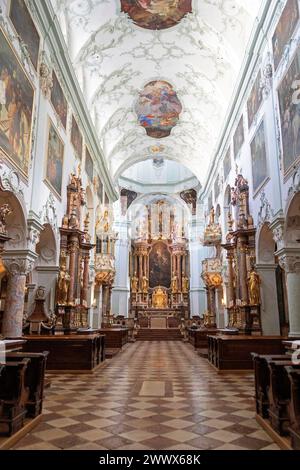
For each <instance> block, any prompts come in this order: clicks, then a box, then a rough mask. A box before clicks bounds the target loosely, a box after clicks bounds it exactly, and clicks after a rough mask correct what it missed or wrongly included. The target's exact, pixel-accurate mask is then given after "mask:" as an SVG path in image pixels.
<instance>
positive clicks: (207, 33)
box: [51, 0, 267, 182]
mask: <svg viewBox="0 0 300 470" xmlns="http://www.w3.org/2000/svg"><path fill="white" fill-rule="evenodd" d="M266 1H267V0H192V1H190V2H180V1H179V0H173V1H167V0H165V1H164V0H157V1H153V0H152V1H150V0H140V1H133V0H131V2H129V0H126V1H123V2H121V1H120V0H51V2H52V4H53V7H54V10H55V12H56V14H57V17H58V18H59V21H60V24H61V29H62V32H63V34H64V37H65V41H66V43H67V48H68V51H69V53H70V56H71V61H72V63H73V66H74V69H75V72H76V75H77V78H78V81H79V84H80V86H81V88H82V92H83V95H84V97H85V99H86V102H87V106H88V108H89V110H90V113H91V116H92V119H93V121H94V125H95V128H96V131H97V134H98V137H99V141H100V145H101V147H102V149H103V154H104V156H105V158H106V161H107V164H108V168H109V170H110V172H111V174H112V176H113V177H114V178H118V176H119V175H120V174H121V173H122V171H124V170H126V168H128V167H130V166H131V165H132V164H134V163H137V162H138V161H143V160H145V159H151V160H152V158H153V154H152V153H151V152H149V148H151V147H153V146H158V147H159V146H161V145H162V142H163V147H164V149H163V152H160V155H161V156H162V157H163V158H165V159H172V160H174V161H178V162H179V163H181V164H183V165H185V166H186V167H188V168H189V169H190V171H192V172H193V173H194V174H195V175H196V176H197V177H198V178H199V181H201V182H203V181H204V180H205V177H206V174H207V171H208V168H209V165H210V162H211V160H212V158H213V157H214V155H215V151H216V148H217V144H218V138H219V136H220V133H221V130H222V126H223V123H224V120H225V117H226V113H227V111H228V108H229V104H230V102H231V99H232V94H233V91H234V88H235V86H236V82H237V79H238V76H239V73H240V70H241V66H242V64H243V61H244V58H245V55H246V53H247V45H248V43H249V39H250V37H251V33H252V31H253V28H254V27H255V25H257V23H258V15H259V12H260V9H261V7H262V6H264V4H265V3H266ZM126 5H127V7H128V8H129V7H130V6H135V5H136V6H137V7H140V8H141V10H140V11H141V12H142V13H143V14H142V15H140V16H139V18H144V19H145V21H148V19H149V26H148V28H147V27H146V26H142V23H140V24H139V23H138V21H140V20H138V19H137V17H136V18H135V19H134V18H133V14H132V11H133V9H130V8H129V9H127V12H126V13H125V7H126ZM130 11H131V13H130ZM162 11H163V13H162V14H161V15H158V13H157V12H162ZM173 11H174V12H175V11H176V12H177V13H176V15H177V14H178V16H176V15H175V13H174V14H173ZM187 11H188V12H187ZM150 12H152V13H153V12H155V13H156V14H157V15H158V16H157V17H156V21H158V20H157V19H158V18H159V19H160V23H159V24H160V25H161V26H162V27H163V24H166V23H164V21H166V19H168V21H169V22H170V21H171V20H170V19H171V18H172V20H174V21H175V19H176V21H175V24H174V25H173V26H172V27H166V28H165V29H157V28H158V24H157V25H156V27H155V29H151V26H150V25H151V24H152V25H153V24H154V23H151V22H150V16H147V15H148V13H150ZM179 13H180V14H179ZM181 16H182V18H181ZM180 18H181V19H180ZM137 24H139V26H137ZM168 24H169V25H170V26H171V24H170V23H168ZM152 27H153V26H152ZM155 83H156V85H154V84H155ZM162 83H164V84H166V85H164V86H165V90H164V91H163V93H162V94H161V90H160V84H162ZM146 84H148V85H146ZM150 84H151V86H150ZM158 84H159V85H158ZM167 84H168V86H167ZM169 84H170V85H169ZM145 85H146V87H145ZM147 86H148V87H150V88H151V92H150V94H149V96H148V97H145V95H147V93H148V89H147ZM153 92H155V93H153ZM156 95H157V96H156ZM154 97H155V100H156V101H155V104H154V105H153V101H152V100H153V99H154ZM162 104H163V106H164V108H163V110H165V113H164V112H161V111H160V107H161V106H162ZM164 115H165V116H164ZM164 117H166V119H164ZM162 137H163V139H162Z"/></svg>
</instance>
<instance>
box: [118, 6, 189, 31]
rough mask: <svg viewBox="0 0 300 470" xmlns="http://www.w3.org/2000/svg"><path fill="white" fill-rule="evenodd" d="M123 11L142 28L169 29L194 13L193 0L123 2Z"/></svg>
mask: <svg viewBox="0 0 300 470" xmlns="http://www.w3.org/2000/svg"><path fill="white" fill-rule="evenodd" d="M121 11H122V12H124V13H127V14H128V15H129V17H130V18H131V19H132V21H133V22H134V23H135V24H136V25H137V26H140V27H141V28H146V29H152V30H156V29H167V28H171V27H172V26H175V25H176V24H178V23H179V22H180V21H181V20H182V18H184V17H185V15H186V14H187V13H191V12H192V0H121Z"/></svg>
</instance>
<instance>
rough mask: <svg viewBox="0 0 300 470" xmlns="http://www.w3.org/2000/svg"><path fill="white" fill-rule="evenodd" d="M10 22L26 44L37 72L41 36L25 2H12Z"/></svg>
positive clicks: (19, 0) (14, 0) (12, 0)
mask: <svg viewBox="0 0 300 470" xmlns="http://www.w3.org/2000/svg"><path fill="white" fill-rule="evenodd" d="M9 17H10V20H11V22H12V24H13V26H14V28H15V30H16V32H17V34H18V35H19V36H20V38H21V39H22V41H23V43H24V44H25V46H26V48H27V50H28V53H29V56H30V60H31V62H32V64H33V66H34V68H35V70H37V67H38V62H39V51H40V35H39V33H38V31H37V29H36V27H35V24H34V22H33V20H32V17H31V15H30V13H29V10H28V8H27V6H26V3H25V1H24V0H10V8H9Z"/></svg>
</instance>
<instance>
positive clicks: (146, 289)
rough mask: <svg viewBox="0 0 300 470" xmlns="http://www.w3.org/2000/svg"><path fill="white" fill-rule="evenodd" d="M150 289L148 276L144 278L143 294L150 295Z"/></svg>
mask: <svg viewBox="0 0 300 470" xmlns="http://www.w3.org/2000/svg"><path fill="white" fill-rule="evenodd" d="M148 289H149V281H148V278H147V276H143V278H142V292H143V294H148Z"/></svg>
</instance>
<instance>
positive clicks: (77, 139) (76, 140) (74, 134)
mask: <svg viewBox="0 0 300 470" xmlns="http://www.w3.org/2000/svg"><path fill="white" fill-rule="evenodd" d="M71 142H72V145H73V147H74V151H75V154H76V156H77V158H79V160H81V158H82V149H83V143H82V142H83V140H82V134H81V132H80V130H79V127H78V124H77V122H76V119H75V118H74V116H72V129H71Z"/></svg>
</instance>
